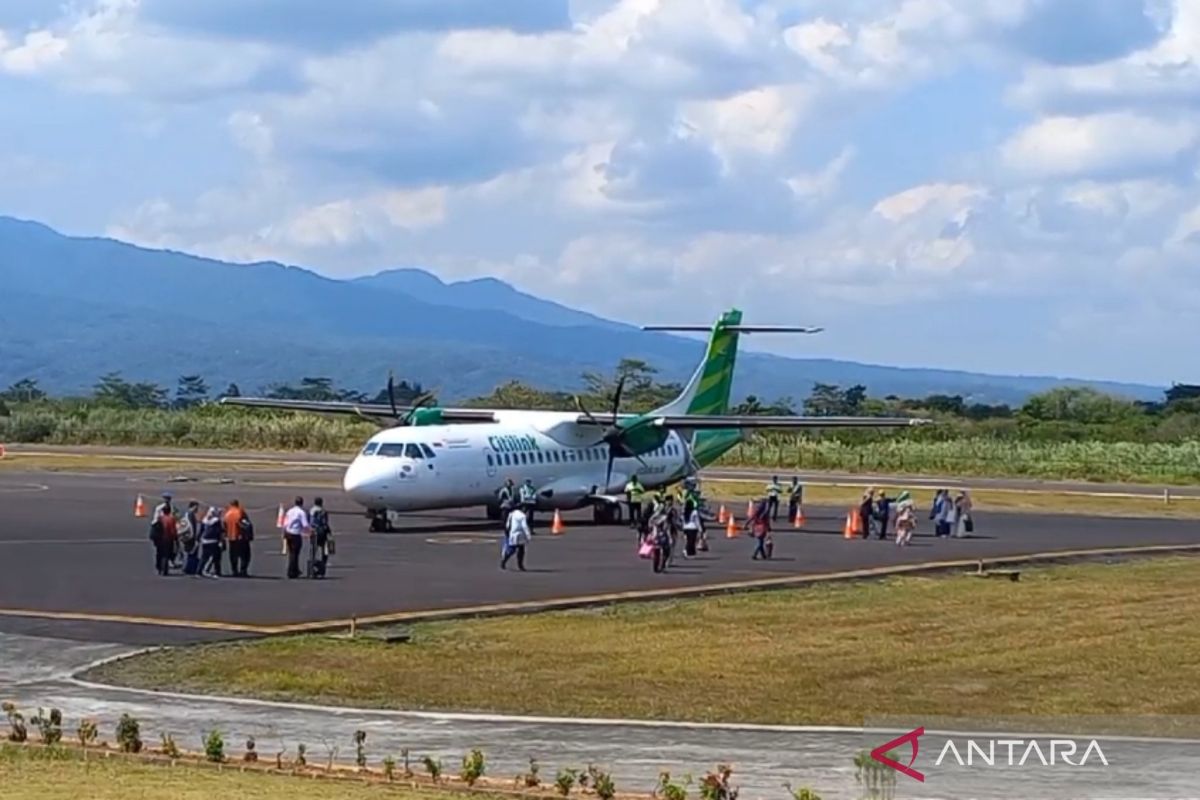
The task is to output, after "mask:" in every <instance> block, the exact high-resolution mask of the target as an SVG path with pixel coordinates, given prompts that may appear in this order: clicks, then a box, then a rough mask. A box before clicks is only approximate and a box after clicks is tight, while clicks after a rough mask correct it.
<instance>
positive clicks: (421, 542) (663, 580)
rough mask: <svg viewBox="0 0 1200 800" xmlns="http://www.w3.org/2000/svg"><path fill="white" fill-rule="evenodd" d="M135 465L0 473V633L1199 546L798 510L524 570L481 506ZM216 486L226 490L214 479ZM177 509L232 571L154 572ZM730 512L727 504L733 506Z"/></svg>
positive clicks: (156, 630) (265, 476) (535, 550)
mask: <svg viewBox="0 0 1200 800" xmlns="http://www.w3.org/2000/svg"><path fill="white" fill-rule="evenodd" d="M169 478H170V476H169V475H167V474H165V473H163V474H154V473H152V472H147V471H129V472H103V473H96V474H82V473H62V472H46V471H31V472H24V473H22V472H15V471H13V470H11V469H6V470H4V471H2V472H0V563H3V564H4V572H3V575H4V577H3V580H0V631H3V632H8V633H17V634H27V635H38V636H54V637H60V638H71V639H78V640H87V641H105V642H126V643H136V644H160V643H177V642H184V641H196V640H204V639H213V638H230V637H235V636H242V635H255V634H258V633H266V632H271V631H270V630H268V629H270V628H273V627H278V626H283V625H291V624H297V623H310V622H319V621H344V622H346V623H347V624H348V622H349V619H350V618H351V617H357V618H360V619H361V618H364V617H370V616H372V615H386V614H392V613H397V612H411V611H432V610H443V609H455V608H460V607H486V606H491V605H494V604H508V603H520V602H534V601H546V600H562V599H565V598H575V597H580V596H593V595H606V594H610V593H624V592H637V591H643V590H652V589H671V588H682V587H697V586H705V585H710V584H719V583H729V582H743V581H755V580H762V579H778V578H786V577H789V576H798V575H811V574H822V573H832V572H843V571H848V570H856V569H867V568H877V567H887V566H892V565H900V564H916V563H922V562H931V561H948V560H949V561H953V560H961V559H975V558H990V557H1005V556H1015V555H1020V554H1027V553H1034V552H1047V551H1062V550H1077V549H1087V548H1103V547H1122V546H1141V545H1178V544H1200V525H1197V523H1196V522H1194V521H1186V520H1147V519H1118V518H1087V517H1077V516H1055V515H1033V514H1021V515H1017V514H1000V513H997V514H990V515H986V514H985V515H979V516H978V518H977V527H976V533H975V534H974V535H973V536H971V537H969V538H966V539H962V540H949V541H946V540H935V539H933V538H932V537H931V536H930V533H931V528H930V524H929V523H928V522H927V521H925V520H922V523H921V525H920V527H919V528H918V536H917V538H916V540H915V542H914V544H913V546H912V547H909V548H897V547H896V546H895V545H894V544H893V543H891V542H890V541H889V542H878V541H869V542H868V541H862V540H851V541H847V540H845V539H843V538H842V536H841V527H842V522H843V520H844V514H845V510H844V509H828V508H825V509H823V508H806V513H807V515H808V523H807V525H806V526H805V528H804V529H803V530H802V531H799V532H797V531H794V530H793V529H792V528H791V527H790V526H786V527H783V528H781V530H780V531H779V532H778V533H777V535H776V537H775V542H776V544H775V555H776V558H775V559H774V560H772V561H770V562H762V561H759V562H755V561H752V560H751V559H750V555H751V551H752V549H753V545H752V542H751V541H750V540H749V539H747V538H740V539H735V540H727V539H725V538H724V533H723V532H722V531H717V530H712V531H710V541H711V543H712V551H711V552H710V553H708V554H706V555H704V556H702V557H701V558H698V559H696V560H694V561H681V562H680V563H679V565H678V566H677V567H675V568H673V569H672V570H670V571H669V572H668V573H667V574H663V575H655V574H653V572H652V571H651V568H650V565H649V562H647V561H644V560H641V559H638V558H637V557H636V554H635V541H634V535H633V533H632V532H631V531H629V530H628V529H627V528H623V527H616V526H596V525H593V524H592V523H591V522H590V520H589V519H588V517H590V515H589V514H569V515H566V523H567V530H566V533H565V535H563V536H557V537H552V536H550V535H549V532H548V530H547V527H546V526H547V524H548V522H549V519H548V517H547V518H543V519H542V520H541V521H539V524H538V529H539V535H538V536H537V537H535V539H534V541H533V542H532V544H531V546H530V548H529V557H528V566H529V568H530V569H529V572H527V573H523V574H522V573H518V572H516V571H515V570H511V571H509V572H502V571H500V569H499V566H498V561H499V550H500V534H499V531H498V528H497V527H496V523H489V522H487V521H486V520H485V519H484V517H483V511H482V509H479V510H470V511H463V512H454V513H445V514H414V515H409V516H408V519H407V522H406V524H405V527H404V528H403V529H402V530H401V531H400V532H397V533H395V534H368V533H366V527H367V525H366V520H365V519H364V518H362V517H361V516H359V514H358V512H357V510H356V509H354V508H353V507H352V506H351V505H350V504H349V503H348V502H347V501H346V500H345V499H344V498H343V497H342V496H341V493H340V492H339V491H337V490H336V488H334V487H335V486H336V485H337V482H338V478H339V473H338V472H337V471H336V470H331V471H329V472H319V471H317V472H314V471H313V469H312V468H308V469H307V471H288V470H277V471H270V472H268V471H262V472H241V473H231V474H230V475H227V476H216V475H213V476H209V478H208V479H207V480H202V481H199V482H191V483H173V484H168V483H167V481H168V479H169ZM225 481H232V483H229V482H225ZM164 487H166V488H170V489H171V490H172V491H173V493H174V494H175V497H176V501H177V502H180V503H182V502H186V500H187V499H189V498H192V497H195V498H196V499H198V500H200V501H201V502H202V503H204V504H209V503H212V504H220V505H223V504H224V503H225V502H226V501H228V500H229V499H231V498H234V497H237V498H238V499H240V500H241V501H242V503H243V505H245V506H246V507H247V508H248V509H249V510H250V512H251V515H252V518H253V519H254V520H255V523H256V525H257V527H258V534H257V538H256V542H255V545H254V547H255V550H254V561H253V564H252V568H251V571H252V573H253V577H252V578H250V579H234V578H224V579H221V580H212V579H204V578H189V577H184V576H177V575H173V576H171V577H167V578H162V577H159V576H158V575H156V574H155V572H154V568H153V553H152V548H151V545H150V543H149V541H148V539H147V523H146V520H143V519H137V518H135V517H134V516H133V504H134V499H135V497H136V495H137V494H139V493H141V494H143V495H145V496H146V500H147V503H148V504H149V505H150V506H151V507H152V506H153V503H154V502H156V497H157V496H158V495H159V494H160V492H161V491H162V489H163V488H164ZM297 493H299V494H302V495H303V496H304V498H305V500H306V503H308V502H311V500H312V498H313V497H314V496H315V495H316V494H318V493H320V494H323V495H324V496H325V498H326V503H327V506H328V507H330V508H331V510H332V511H333V512H334V518H333V521H334V528H335V531H336V533H337V534H338V536H339V539H338V547H339V550H338V553H337V555H336V557H335V558H334V560H333V561H332V563H331V568H330V573H329V577H328V579H327V580H325V581H309V580H298V581H288V580H285V579H284V578H283V575H284V558H283V557H282V556H281V554H280V545H279V538H278V534H277V531H276V529H275V527H274V524H275V516H276V512H277V508H278V505H279V503H281V502H283V503H288V502H290V499H291V498H292V497H293V496H294V495H295V494H297ZM737 510H738V512H739V515H740V514H741V513H744V506H742V507H740V508H737Z"/></svg>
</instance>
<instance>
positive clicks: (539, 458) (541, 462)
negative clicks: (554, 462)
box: [537, 452, 546, 464]
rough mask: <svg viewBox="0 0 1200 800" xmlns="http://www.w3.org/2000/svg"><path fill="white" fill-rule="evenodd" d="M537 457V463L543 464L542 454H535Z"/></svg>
mask: <svg viewBox="0 0 1200 800" xmlns="http://www.w3.org/2000/svg"><path fill="white" fill-rule="evenodd" d="M537 459H538V463H539V464H544V463H546V462H545V461H544V460H543V456H542V454H541V453H540V452H539V453H538V454H537Z"/></svg>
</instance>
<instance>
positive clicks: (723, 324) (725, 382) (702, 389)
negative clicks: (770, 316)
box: [642, 308, 821, 416]
mask: <svg viewBox="0 0 1200 800" xmlns="http://www.w3.org/2000/svg"><path fill="white" fill-rule="evenodd" d="M642 330H645V331H672V332H703V331H708V332H709V337H708V348H707V350H706V351H705V353H704V360H703V361H701V362H700V366H698V367H697V368H696V371H695V373H693V374H692V378H691V380H689V381H688V383H687V385H686V386H685V387H684V389H683V392H681V393H680V395H679V396H678V397H676V398H675V399H674V400H672V401H671V402H670V403H668V404H666V405H665V406H663V407H662V408H659V409H655V411H654V412H653V413H654V414H671V415H684V414H690V415H698V416H716V415H720V414H727V413H728V412H729V401H730V399H731V393H732V391H733V369H734V366H735V365H736V363H737V348H738V338H739V336H740V335H741V334H743V333H818V332H820V330H821V329H820V328H800V327H791V326H785V325H743V324H742V312H741V311H739V310H738V309H736V308H735V309H731V310H729V311H726V312H725V313H724V314H722V315H721V318H720V319H718V320H717V322H716V323H715V324H714V325H711V326H704V325H646V326H643V328H642Z"/></svg>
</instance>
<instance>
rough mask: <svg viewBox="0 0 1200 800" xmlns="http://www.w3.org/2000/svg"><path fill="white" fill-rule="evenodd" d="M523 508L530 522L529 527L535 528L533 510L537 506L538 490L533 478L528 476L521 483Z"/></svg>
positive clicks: (520, 495)
mask: <svg viewBox="0 0 1200 800" xmlns="http://www.w3.org/2000/svg"><path fill="white" fill-rule="evenodd" d="M518 496H519V497H520V502H521V510H522V511H524V512H525V518H526V519H527V520H528V522H529V529H530V530H531V531H532V530H533V512H534V509H535V508H536V507H537V490H536V489H534V488H533V480H532V479H531V478H526V479H525V482H524V483H522V484H521V490H520V494H519V495H518Z"/></svg>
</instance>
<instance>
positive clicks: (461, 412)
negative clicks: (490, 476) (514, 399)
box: [220, 397, 496, 422]
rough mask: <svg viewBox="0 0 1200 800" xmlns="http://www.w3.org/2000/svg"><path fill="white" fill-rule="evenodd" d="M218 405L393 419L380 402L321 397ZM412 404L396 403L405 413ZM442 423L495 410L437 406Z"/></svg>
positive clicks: (488, 415) (231, 400)
mask: <svg viewBox="0 0 1200 800" xmlns="http://www.w3.org/2000/svg"><path fill="white" fill-rule="evenodd" d="M220 402H221V405H226V406H243V407H245V408H267V409H274V410H278V411H309V412H313V413H317V414H346V415H350V416H356V417H372V418H385V419H392V418H394V417H395V415H394V414H393V412H392V407H391V406H389V405H384V404H380V403H346V402H340V401H332V400H331V401H323V400H275V399H272V398H268V397H223V398H221V401H220ZM411 410H412V408H411V407H406V406H398V407H397V408H396V411H397V412H399V413H400V414H405V413H407V412H409V411H411ZM437 411H438V412H439V414H440V417H441V419H442V420H443V421H444V422H495V421H496V412H495V411H492V410H491V409H487V408H438V409H437Z"/></svg>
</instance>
